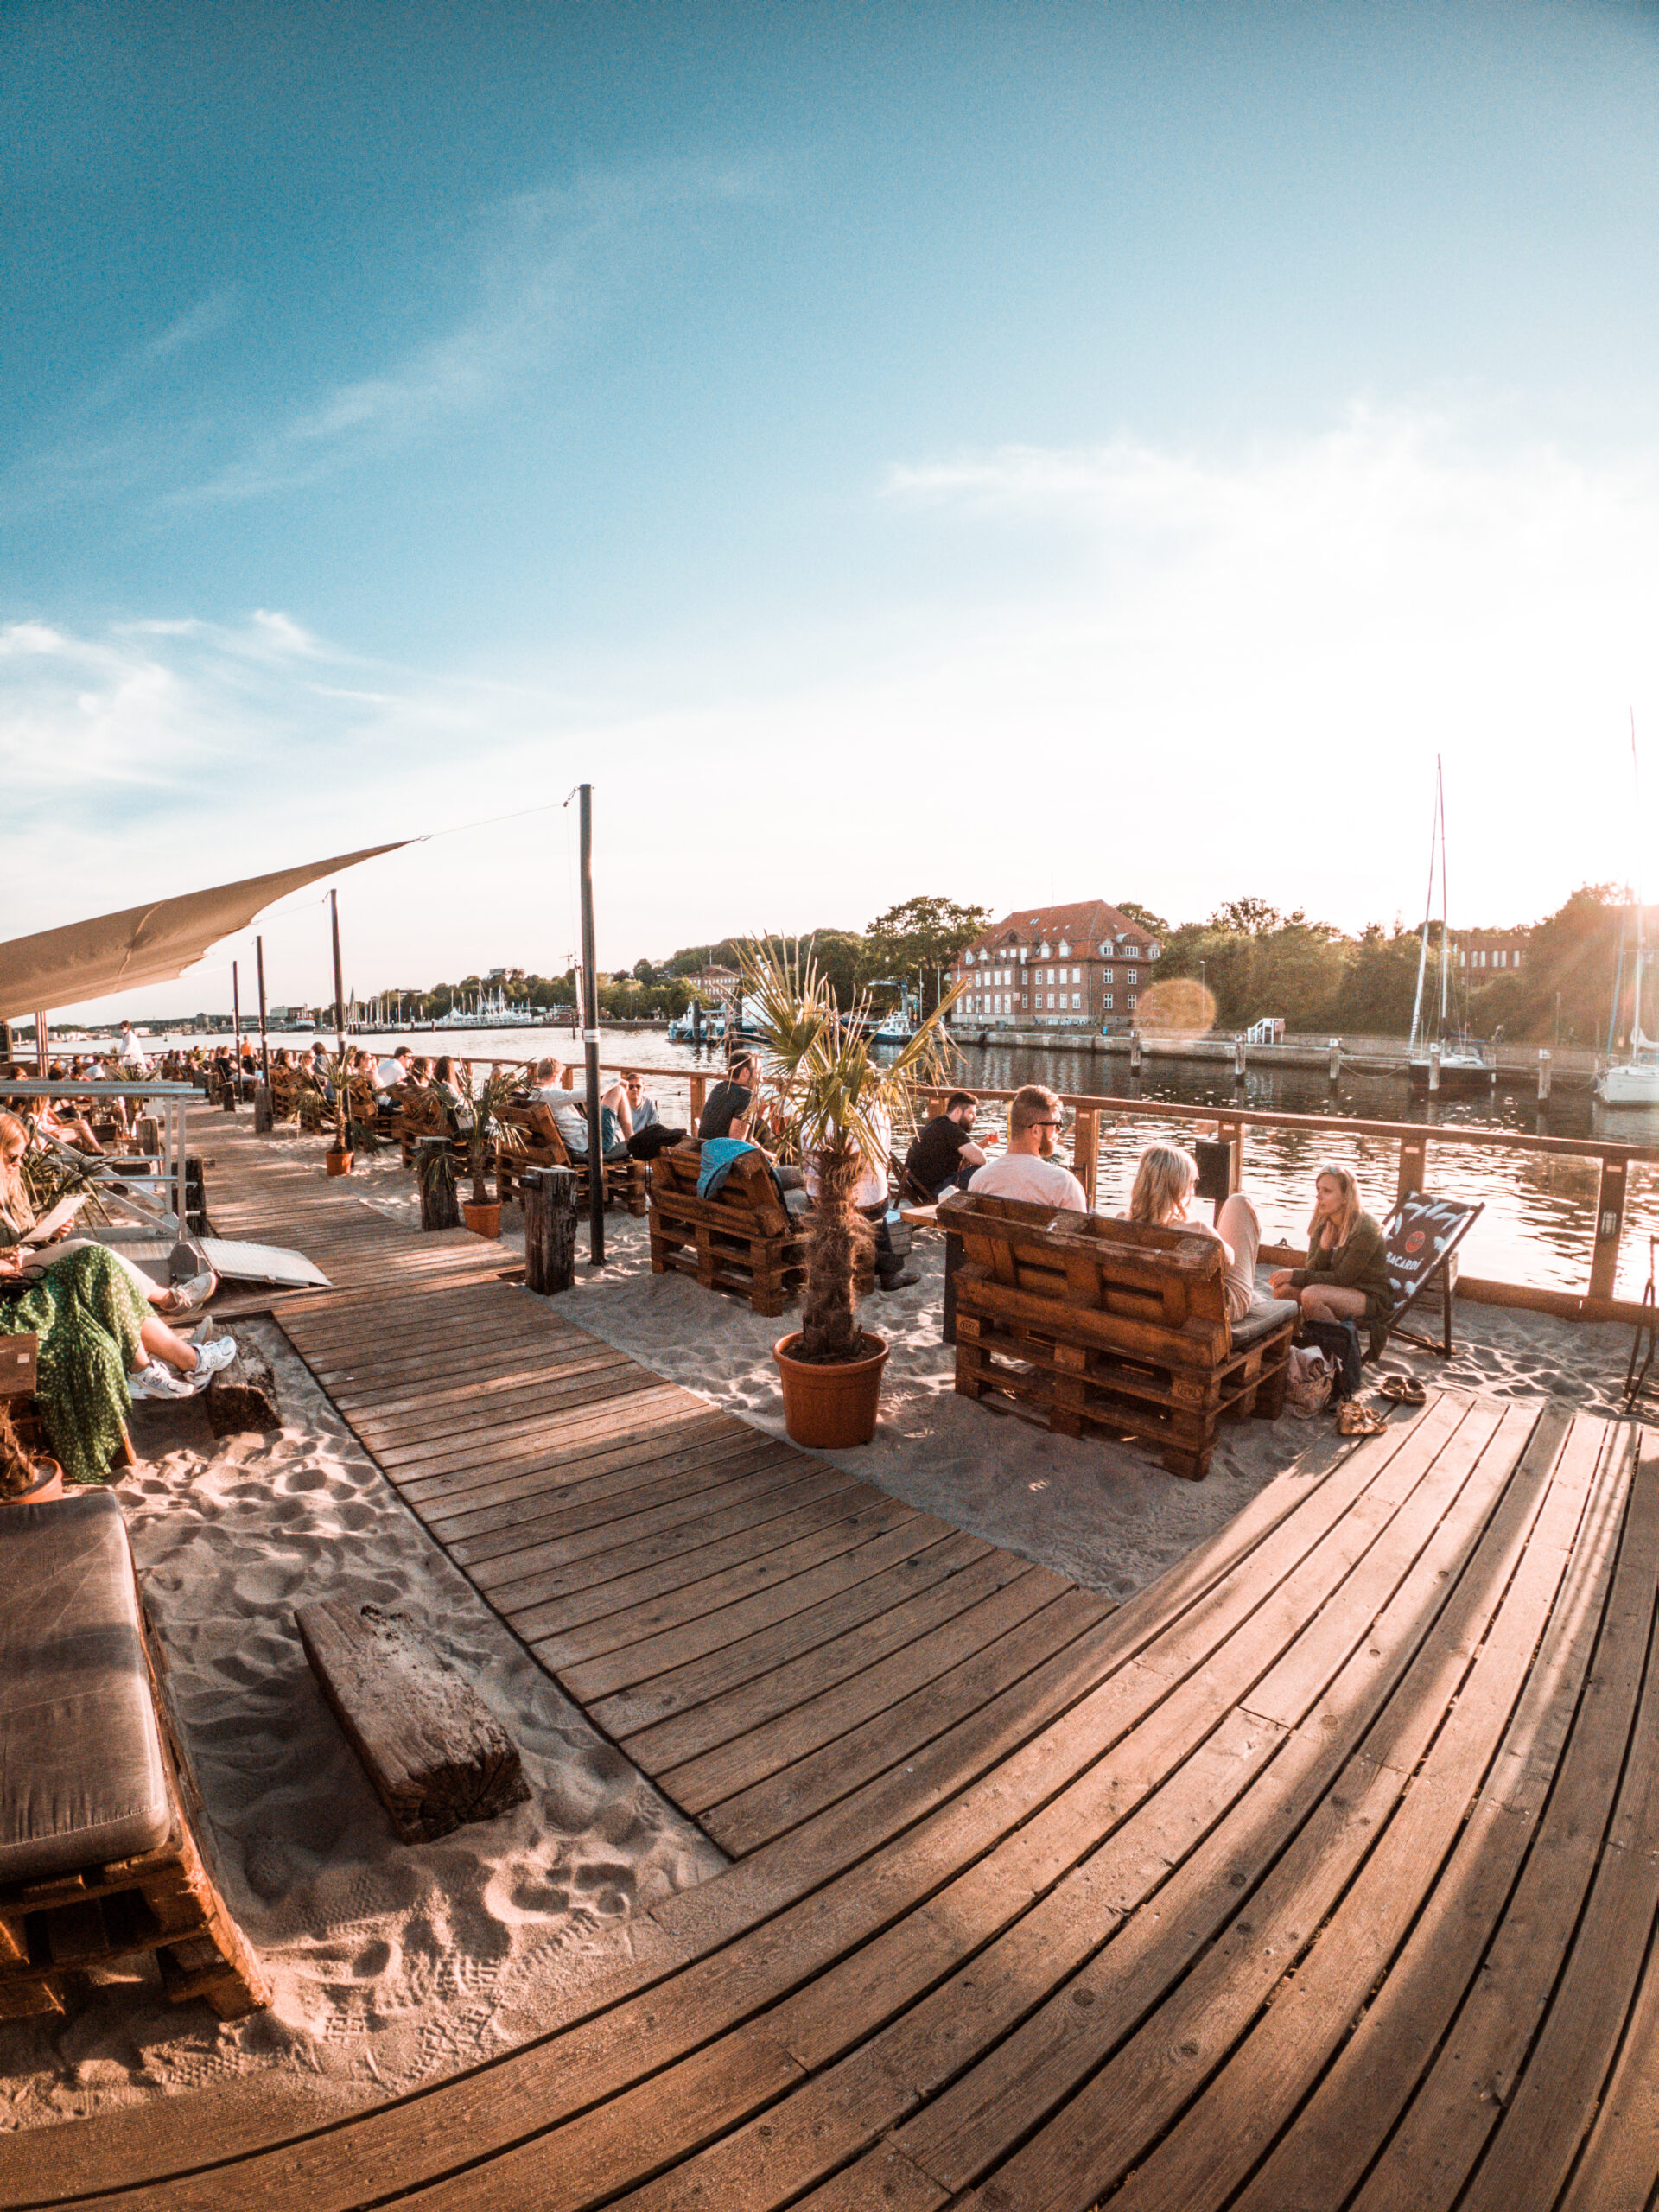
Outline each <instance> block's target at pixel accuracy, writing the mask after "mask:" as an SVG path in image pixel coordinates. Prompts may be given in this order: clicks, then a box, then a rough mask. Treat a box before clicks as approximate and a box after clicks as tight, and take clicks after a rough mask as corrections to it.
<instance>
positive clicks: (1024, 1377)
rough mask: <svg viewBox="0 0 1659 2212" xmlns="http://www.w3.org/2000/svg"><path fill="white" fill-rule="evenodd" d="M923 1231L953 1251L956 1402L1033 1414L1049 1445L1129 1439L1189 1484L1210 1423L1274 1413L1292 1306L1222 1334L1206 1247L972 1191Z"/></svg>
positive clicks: (1292, 1324)
mask: <svg viewBox="0 0 1659 2212" xmlns="http://www.w3.org/2000/svg"><path fill="white" fill-rule="evenodd" d="M938 1223H939V1226H940V1228H941V1229H943V1230H945V1231H946V1232H947V1233H948V1234H950V1235H952V1236H959V1237H960V1238H961V1239H962V1259H961V1262H960V1263H959V1264H958V1266H957V1268H956V1270H955V1277H954V1287H955V1293H956V1342H957V1389H958V1390H959V1391H960V1392H961V1393H962V1394H963V1396H964V1397H969V1398H981V1397H983V1396H984V1395H986V1394H987V1393H988V1392H989V1393H1000V1394H1001V1395H1006V1396H1007V1397H1010V1398H1014V1399H1016V1400H1020V1401H1023V1402H1026V1403H1028V1404H1031V1405H1034V1406H1036V1407H1038V1408H1040V1409H1041V1411H1042V1412H1043V1413H1044V1414H1045V1415H1046V1419H1047V1424H1048V1427H1050V1428H1051V1429H1052V1431H1054V1432H1055V1433H1057V1434H1058V1435H1062V1436H1080V1435H1082V1434H1083V1433H1084V1430H1085V1429H1096V1430H1102V1431H1104V1432H1106V1433H1109V1434H1112V1435H1118V1436H1122V1435H1124V1434H1128V1435H1131V1436H1137V1437H1141V1438H1144V1439H1145V1440H1147V1442H1149V1443H1152V1444H1154V1445H1156V1446H1158V1448H1159V1450H1160V1452H1161V1454H1162V1457H1163V1462H1164V1465H1165V1466H1166V1468H1168V1470H1169V1471H1170V1472H1171V1473H1172V1474H1176V1475H1181V1476H1185V1477H1186V1478H1188V1479H1189V1480H1192V1481H1195V1482H1196V1481H1200V1480H1202V1478H1203V1477H1204V1475H1205V1472H1206V1471H1207V1470H1208V1468H1209V1465H1210V1455H1211V1452H1212V1451H1213V1450H1214V1448H1215V1442H1216V1431H1217V1424H1218V1423H1219V1422H1220V1421H1223V1420H1240V1419H1243V1417H1244V1416H1245V1415H1246V1414H1255V1415H1256V1416H1257V1417H1258V1418H1260V1419H1262V1420H1267V1421H1272V1420H1274V1419H1276V1418H1277V1416H1278V1415H1279V1414H1280V1413H1281V1411H1282V1410H1283V1407H1284V1399H1285V1386H1286V1382H1287V1376H1288V1372H1289V1364H1290V1344H1291V1338H1292V1337H1293V1336H1294V1333H1295V1331H1296V1326H1297V1322H1298V1319H1299V1314H1298V1309H1297V1308H1296V1306H1294V1304H1293V1303H1291V1302H1290V1301H1289V1300H1273V1301H1272V1302H1271V1303H1269V1304H1268V1305H1266V1306H1261V1307H1258V1308H1257V1309H1255V1311H1253V1312H1252V1313H1250V1314H1249V1316H1248V1317H1247V1318H1246V1319H1244V1320H1243V1321H1242V1322H1239V1323H1237V1324H1230V1323H1229V1321H1228V1319H1227V1304H1226V1289H1225V1281H1224V1268H1223V1258H1222V1249H1221V1246H1220V1245H1219V1244H1218V1243H1217V1242H1216V1241H1215V1239H1214V1238H1213V1237H1209V1236H1199V1235H1197V1234H1195V1233H1194V1232H1193V1231H1192V1230H1169V1229H1149V1228H1146V1227H1143V1226H1141V1225H1140V1224H1136V1223H1132V1222H1125V1221H1108V1220H1105V1219H1103V1217H1101V1216H1100V1215H1098V1214H1077V1213H1070V1212H1056V1211H1054V1210H1053V1209H1052V1208H1051V1207H1048V1206H1039V1205H1028V1204H1027V1203H1025V1202H1024V1201H1023V1200H1020V1199H1016V1198H988V1197H983V1196H976V1194H975V1193H973V1192H956V1193H955V1194H953V1195H952V1196H951V1197H950V1198H944V1199H943V1200H942V1201H941V1203H940V1205H939V1211H938Z"/></svg>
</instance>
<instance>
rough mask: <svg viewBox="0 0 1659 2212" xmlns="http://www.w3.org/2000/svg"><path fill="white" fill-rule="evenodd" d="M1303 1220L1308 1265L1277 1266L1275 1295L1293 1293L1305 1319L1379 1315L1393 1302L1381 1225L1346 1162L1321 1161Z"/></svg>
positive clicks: (1375, 1319)
mask: <svg viewBox="0 0 1659 2212" xmlns="http://www.w3.org/2000/svg"><path fill="white" fill-rule="evenodd" d="M1313 1192H1314V1198H1313V1219H1312V1220H1311V1221H1310V1222H1309V1223H1308V1224H1307V1265H1306V1267H1305V1268H1278V1269H1277V1270H1276V1271H1275V1272H1274V1275H1273V1276H1272V1278H1271V1281H1272V1287H1273V1294H1274V1297H1275V1298H1294V1299H1295V1300H1297V1302H1298V1303H1299V1304H1300V1306H1301V1309H1302V1312H1303V1313H1304V1314H1305V1315H1306V1318H1307V1319H1309V1320H1310V1321H1354V1322H1359V1321H1361V1320H1363V1321H1364V1322H1365V1323H1367V1324H1368V1325H1370V1326H1371V1327H1375V1326H1376V1325H1377V1324H1378V1323H1380V1322H1381V1321H1383V1319H1385V1318H1386V1316H1387V1314H1388V1313H1389V1307H1390V1306H1391V1305H1392V1303H1393V1295H1394V1294H1393V1291H1392V1289H1391V1288H1390V1287H1389V1254H1388V1247H1387V1245H1386V1244H1385V1243H1383V1231H1382V1230H1380V1229H1379V1228H1378V1227H1377V1225H1376V1222H1375V1221H1373V1220H1372V1218H1371V1217H1370V1214H1368V1213H1366V1212H1365V1211H1363V1208H1362V1207H1361V1205H1360V1203H1359V1185H1357V1183H1356V1182H1355V1180H1354V1179H1353V1177H1352V1176H1351V1174H1350V1173H1348V1170H1347V1169H1346V1168H1345V1167H1321V1168H1320V1170H1319V1173H1318V1174H1317V1175H1316V1176H1315V1177H1314V1179H1313Z"/></svg>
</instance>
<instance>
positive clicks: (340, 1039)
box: [328, 891, 346, 1060]
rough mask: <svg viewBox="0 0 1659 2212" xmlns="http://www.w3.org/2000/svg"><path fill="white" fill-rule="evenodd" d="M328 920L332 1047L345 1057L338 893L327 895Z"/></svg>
mask: <svg viewBox="0 0 1659 2212" xmlns="http://www.w3.org/2000/svg"><path fill="white" fill-rule="evenodd" d="M328 920H329V925H330V927H331V928H332V929H333V931H334V1047H335V1050H336V1051H337V1052H339V1054H340V1058H341V1059H342V1060H343V1059H344V1058H345V1057H346V986H345V984H344V983H343V982H341V981H340V893H339V892H338V891H331V892H330V893H328Z"/></svg>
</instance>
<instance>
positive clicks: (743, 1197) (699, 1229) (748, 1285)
mask: <svg viewBox="0 0 1659 2212" xmlns="http://www.w3.org/2000/svg"><path fill="white" fill-rule="evenodd" d="M701 1167H702V1145H701V1144H700V1143H698V1141H696V1138H695V1137H690V1138H688V1139H687V1140H686V1141H685V1142H684V1143H683V1144H678V1145H676V1146H675V1147H673V1149H672V1150H671V1151H669V1152H661V1153H658V1155H657V1157H656V1159H655V1160H653V1161H652V1166H651V1267H652V1274H659V1275H662V1274H667V1273H668V1272H669V1270H670V1268H674V1269H677V1271H678V1272H679V1273H680V1274H688V1275H695V1276H696V1280H697V1281H698V1282H699V1283H701V1284H702V1287H703V1288H704V1289H705V1290H719V1291H724V1292H725V1293H726V1294H728V1296H730V1297H734V1298H741V1299H745V1300H747V1302H748V1305H749V1306H750V1307H751V1309H752V1310H753V1312H754V1313H769V1314H779V1313H783V1312H784V1311H785V1308H786V1307H787V1306H788V1305H789V1304H790V1302H791V1300H792V1299H793V1298H794V1297H795V1295H796V1294H797V1293H798V1291H799V1289H800V1287H801V1285H802V1284H803V1283H804V1281H806V1232H805V1228H804V1224H802V1223H801V1222H800V1221H799V1220H798V1219H797V1218H796V1217H795V1216H794V1215H792V1214H791V1213H790V1211H788V1209H787V1208H786V1207H785V1205H784V1202H783V1199H782V1198H780V1197H779V1193H778V1189H777V1186H776V1185H775V1184H774V1183H773V1181H772V1175H771V1173H770V1170H769V1169H768V1166H767V1164H766V1157H765V1155H764V1154H761V1153H759V1152H753V1153H746V1154H743V1155H742V1157H741V1159H739V1160H735V1161H734V1163H733V1166H732V1170H731V1173H729V1174H728V1176H727V1178H726V1180H725V1183H724V1185H722V1187H721V1189H720V1190H719V1191H718V1192H716V1193H715V1196H714V1197H713V1198H699V1197H698V1196H697V1175H698V1173H699V1171H700V1169H701Z"/></svg>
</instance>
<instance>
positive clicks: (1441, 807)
mask: <svg viewBox="0 0 1659 2212" xmlns="http://www.w3.org/2000/svg"><path fill="white" fill-rule="evenodd" d="M1437 867H1438V868H1439V869H1440V1023H1439V1026H1438V1028H1437V1029H1436V1031H1435V1033H1434V1036H1433V1039H1431V1038H1430V1035H1429V1026H1428V1021H1427V1017H1426V1013H1425V1008H1424V1005H1423V985H1424V982H1426V980H1427V975H1428V933H1429V929H1430V926H1431V925H1432V922H1433V912H1434V871H1435V868H1437ZM1451 990H1452V938H1451V934H1450V931H1449V930H1448V928H1447V925H1446V779H1445V777H1444V775H1443V774H1442V772H1441V768H1440V760H1439V759H1438V758H1437V759H1436V760H1435V762H1434V826H1433V829H1432V830H1431V831H1430V833H1429V841H1428V896H1427V899H1425V900H1424V902H1423V936H1422V943H1421V946H1420V948H1419V950H1418V954H1417V995H1416V998H1415V1000H1414V1001H1413V1005H1412V1009H1411V1043H1410V1045H1409V1046H1408V1047H1407V1055H1406V1057H1407V1065H1408V1068H1409V1070H1410V1077H1411V1088H1412V1090H1413V1091H1414V1092H1419V1091H1421V1092H1424V1093H1433V1094H1435V1095H1438V1096H1465V1097H1467V1096H1469V1095H1470V1094H1471V1093H1472V1092H1477V1091H1482V1090H1488V1089H1490V1088H1491V1085H1492V1084H1495V1083H1496V1082H1497V1059H1496V1058H1495V1057H1494V1056H1493V1053H1492V1049H1491V1046H1489V1045H1485V1044H1483V1043H1482V1042H1481V1040H1480V1039H1479V1038H1478V1037H1471V1035H1470V1034H1469V1032H1468V1030H1467V1029H1466V1028H1453V1027H1452V1021H1451Z"/></svg>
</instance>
